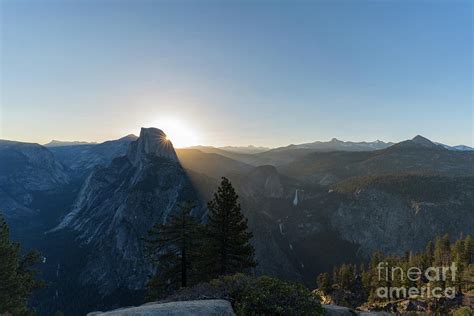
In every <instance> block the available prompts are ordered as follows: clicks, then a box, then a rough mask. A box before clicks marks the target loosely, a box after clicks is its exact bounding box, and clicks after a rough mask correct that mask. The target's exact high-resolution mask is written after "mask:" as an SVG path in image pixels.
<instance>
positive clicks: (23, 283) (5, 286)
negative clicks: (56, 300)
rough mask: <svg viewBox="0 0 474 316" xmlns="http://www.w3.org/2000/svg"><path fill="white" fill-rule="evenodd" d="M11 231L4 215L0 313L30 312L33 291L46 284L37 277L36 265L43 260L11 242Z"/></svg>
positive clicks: (0, 239)
mask: <svg viewBox="0 0 474 316" xmlns="http://www.w3.org/2000/svg"><path fill="white" fill-rule="evenodd" d="M9 234H10V231H9V228H8V225H7V223H6V221H5V219H4V218H3V217H2V216H1V215H0V259H1V260H0V315H3V314H12V315H29V314H30V311H29V310H28V307H27V301H28V298H29V297H30V296H31V293H32V292H33V290H35V289H37V288H40V287H42V286H43V285H44V284H43V282H41V281H38V280H37V278H36V275H37V271H36V270H35V269H33V266H34V265H36V264H38V263H39V262H40V257H41V256H40V254H39V253H38V252H37V251H30V252H28V253H27V254H26V255H24V256H23V257H21V256H20V245H19V244H17V243H12V242H11V241H10V236H9Z"/></svg>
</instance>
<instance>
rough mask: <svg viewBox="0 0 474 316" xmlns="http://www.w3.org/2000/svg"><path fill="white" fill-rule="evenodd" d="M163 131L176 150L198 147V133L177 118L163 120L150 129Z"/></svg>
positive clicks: (155, 122) (153, 124) (154, 123)
mask: <svg viewBox="0 0 474 316" xmlns="http://www.w3.org/2000/svg"><path fill="white" fill-rule="evenodd" d="M151 126H152V127H156V128H159V129H161V130H162V131H163V132H165V134H166V140H168V141H171V143H173V146H174V147H176V148H182V147H189V146H194V145H198V135H197V133H196V131H195V130H194V129H193V128H192V127H191V126H190V125H189V124H187V123H185V122H183V121H181V120H179V119H175V118H163V119H159V120H156V121H154V122H152V124H150V127H151Z"/></svg>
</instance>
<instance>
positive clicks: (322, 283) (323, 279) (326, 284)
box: [316, 272, 331, 293]
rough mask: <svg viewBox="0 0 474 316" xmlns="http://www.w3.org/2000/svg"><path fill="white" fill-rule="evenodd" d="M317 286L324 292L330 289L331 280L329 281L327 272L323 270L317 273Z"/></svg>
mask: <svg viewBox="0 0 474 316" xmlns="http://www.w3.org/2000/svg"><path fill="white" fill-rule="evenodd" d="M316 282H317V284H318V288H319V289H320V290H322V291H323V292H324V293H329V292H330V291H331V282H330V281H329V274H328V273H326V272H324V273H320V274H319V275H318V278H317V280H316Z"/></svg>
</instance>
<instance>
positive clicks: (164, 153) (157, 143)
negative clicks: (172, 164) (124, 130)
mask: <svg viewBox="0 0 474 316" xmlns="http://www.w3.org/2000/svg"><path fill="white" fill-rule="evenodd" d="M127 156H128V158H129V159H130V161H131V162H132V163H133V164H134V165H136V164H138V163H140V162H142V161H144V160H146V159H148V158H149V157H151V156H155V157H163V158H168V159H171V160H174V161H178V157H177V156H176V152H175V151H174V147H173V144H172V143H171V141H170V140H168V139H167V137H166V134H165V133H164V132H163V131H162V130H161V129H158V128H154V127H150V128H144V127H142V129H141V131H140V137H138V139H137V140H136V141H134V142H133V143H131V144H130V147H129V150H128V153H127Z"/></svg>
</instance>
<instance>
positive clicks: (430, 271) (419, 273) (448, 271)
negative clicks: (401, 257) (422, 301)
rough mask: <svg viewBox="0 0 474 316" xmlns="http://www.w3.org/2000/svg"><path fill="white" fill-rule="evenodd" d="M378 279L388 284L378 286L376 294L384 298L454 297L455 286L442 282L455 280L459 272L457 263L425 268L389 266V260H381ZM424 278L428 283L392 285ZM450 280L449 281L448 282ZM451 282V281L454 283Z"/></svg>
mask: <svg viewBox="0 0 474 316" xmlns="http://www.w3.org/2000/svg"><path fill="white" fill-rule="evenodd" d="M377 270H378V280H379V282H381V283H386V284H388V285H387V286H381V287H378V288H377V290H376V294H377V296H378V297H380V298H382V299H400V298H416V297H423V298H442V297H445V298H451V299H452V298H454V297H455V296H456V289H455V287H445V286H441V285H442V284H447V283H449V282H451V281H452V282H454V281H455V280H456V274H457V272H458V270H457V266H456V264H455V263H454V262H453V263H452V264H451V266H441V267H429V268H427V269H425V270H422V269H420V268H419V267H410V268H408V269H406V270H405V269H403V268H402V267H397V266H392V267H389V264H388V262H380V263H379V264H378V266H377ZM422 278H424V279H425V280H427V281H428V283H427V285H423V286H420V287H417V286H390V284H393V283H394V282H397V283H402V284H406V283H407V282H408V283H410V282H409V281H411V283H416V284H419V281H420V280H422ZM447 281H448V282H447ZM452 282H451V283H452Z"/></svg>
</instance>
